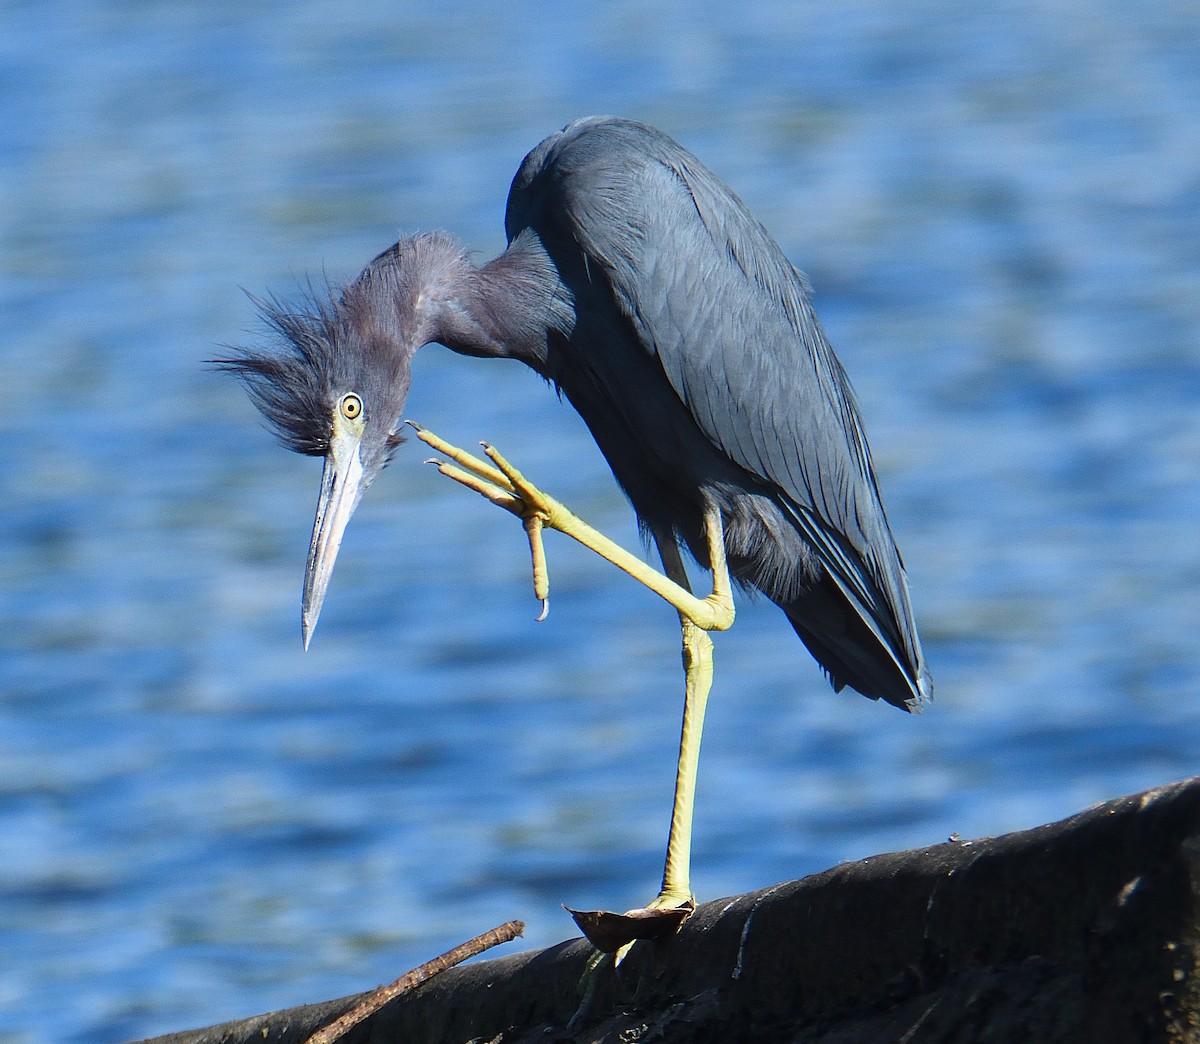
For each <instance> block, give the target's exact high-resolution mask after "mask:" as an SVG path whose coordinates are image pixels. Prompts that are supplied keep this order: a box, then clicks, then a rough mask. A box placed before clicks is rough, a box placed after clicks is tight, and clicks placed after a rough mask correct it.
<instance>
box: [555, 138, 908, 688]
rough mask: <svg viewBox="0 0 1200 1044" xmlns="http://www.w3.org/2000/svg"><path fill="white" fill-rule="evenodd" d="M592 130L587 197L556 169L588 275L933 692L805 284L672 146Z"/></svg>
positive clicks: (844, 395) (713, 435)
mask: <svg viewBox="0 0 1200 1044" xmlns="http://www.w3.org/2000/svg"><path fill="white" fill-rule="evenodd" d="M577 126H578V125H577ZM572 129H573V128H568V131H567V132H566V133H567V134H570V133H571V131H572ZM598 132H599V134H598ZM590 134H591V137H592V138H593V139H594V138H597V137H598V136H600V135H605V136H609V137H611V138H612V139H613V140H612V141H609V142H607V143H606V146H605V147H598V146H594V147H593V148H591V149H588V150H587V151H586V154H585V156H586V162H582V163H581V166H580V170H581V171H583V170H586V179H585V181H581V183H580V188H581V189H586V191H571V186H570V184H569V177H570V167H571V165H570V164H566V163H564V165H563V166H564V171H563V174H564V177H565V178H566V179H567V182H566V183H564V184H563V185H562V189H563V192H562V195H561V197H560V198H562V199H565V200H566V201H567V204H568V212H569V219H570V221H571V222H572V225H573V233H574V235H575V237H576V239H577V241H578V243H579V245H580V247H581V248H582V249H583V251H584V254H585V256H586V257H587V258H588V263H589V264H597V265H600V266H602V268H603V269H604V271H605V274H606V276H607V279H608V281H609V283H610V284H611V286H612V289H613V291H614V293H615V294H616V297H617V299H618V304H619V306H620V308H621V309H622V311H623V312H624V313H625V314H626V315H627V317H628V318H629V320H630V322H631V323H632V325H633V328H634V329H635V330H636V332H637V334H638V336H639V338H640V339H641V341H642V343H643V345H644V347H645V349H646V351H648V352H650V353H652V354H653V355H654V356H656V357H657V358H658V360H659V361H660V363H661V365H662V368H663V371H664V373H665V374H666V376H667V378H668V380H669V381H670V383H671V386H672V387H673V388H674V390H675V392H676V394H678V395H679V397H680V398H681V399H682V400H683V402H684V403H685V405H686V406H687V407H688V409H689V410H690V412H691V414H692V416H693V417H694V418H695V420H696V423H697V424H698V425H699V427H700V428H701V430H702V431H703V432H704V433H705V435H706V436H707V437H708V438H709V439H710V440H711V441H712V442H713V443H714V444H716V445H718V446H719V447H720V448H721V449H722V450H723V451H724V452H725V453H726V454H727V455H728V456H729V457H730V458H731V459H732V460H734V461H735V462H736V463H737V464H738V465H740V466H741V467H742V468H744V469H745V470H746V471H748V472H750V473H751V474H753V475H756V476H758V477H760V478H761V479H763V480H765V481H766V482H768V483H769V484H771V485H772V486H773V487H775V488H776V489H778V491H779V492H780V493H781V494H782V496H781V501H782V502H783V503H784V505H785V506H786V508H787V509H788V510H789V511H790V513H791V514H792V515H793V517H794V519H795V522H796V524H797V526H798V528H799V530H800V531H801V533H802V534H803V535H804V537H805V538H806V539H807V541H808V542H809V544H810V545H811V546H812V548H813V550H814V551H815V553H816V554H817V556H818V557H819V559H820V561H821V562H822V564H823V565H824V566H825V568H826V569H827V571H828V573H829V575H830V576H831V577H832V578H833V580H834V581H835V582H836V584H837V585H838V587H839V588H840V589H841V590H842V591H843V593H844V594H845V596H846V597H847V598H848V599H849V600H850V602H851V603H852V604H853V605H855V606H856V607H857V608H858V612H859V614H860V615H861V616H862V618H863V622H864V623H866V624H867V626H868V627H870V629H871V630H872V631H873V632H874V633H875V635H876V637H877V638H878V639H879V641H880V643H881V644H882V645H883V647H884V648H886V649H888V650H889V652H890V653H891V655H892V657H893V658H894V659H895V661H896V664H897V666H898V667H900V669H901V671H902V673H903V674H905V675H906V676H907V677H909V678H912V677H913V675H914V674H916V675H917V678H915V679H914V682H915V684H914V689H915V692H914V695H916V696H918V697H921V696H925V695H927V689H928V688H929V682H928V676H927V673H926V672H925V671H924V667H923V663H922V657H921V652H920V646H919V641H918V639H917V636H916V630H915V627H914V624H913V620H912V611H911V608H910V605H909V599H908V591H907V583H906V580H905V576H904V568H903V564H902V562H901V559H900V555H899V552H898V550H897V548H896V545H895V542H894V540H893V537H892V534H891V531H890V528H889V526H888V522H887V519H886V516H885V514H884V511H883V507H882V505H881V503H880V499H879V493H878V489H877V487H876V482H875V477H874V473H873V469H872V465H871V458H870V452H869V450H868V447H867V442H866V438H865V436H864V434H863V429H862V424H861V420H860V417H859V412H858V408H857V406H856V404H855V401H854V397H853V393H852V392H851V389H850V386H849V383H848V381H847V378H846V375H845V372H844V371H843V369H842V366H841V364H840V362H839V361H838V359H837V358H836V356H835V355H834V354H833V351H832V349H831V348H830V346H829V343H828V341H827V340H826V338H825V335H824V333H823V332H822V330H821V328H820V326H819V324H818V322H817V319H816V316H815V315H814V313H813V311H812V308H811V306H810V303H809V300H808V292H807V287H806V285H805V283H804V280H803V277H802V276H801V275H800V273H799V272H797V271H796V269H795V268H794V267H793V266H792V265H791V263H790V262H789V261H788V260H787V258H786V257H785V256H784V254H783V252H782V250H781V249H780V248H779V246H778V245H777V244H776V243H775V241H774V240H773V239H772V238H771V236H770V235H769V234H768V233H767V231H766V230H765V229H764V228H763V227H762V225H760V224H759V223H758V221H757V220H756V219H755V218H754V217H753V216H752V215H751V214H750V213H749V212H748V211H747V210H746V208H745V207H744V206H743V204H742V203H741V202H740V201H739V200H738V199H737V197H736V196H735V195H734V194H733V193H732V192H731V191H730V190H729V189H728V188H726V187H725V186H724V185H723V184H722V183H721V182H720V181H719V180H718V179H717V178H716V177H715V175H713V174H712V173H711V172H710V171H708V170H707V168H705V167H703V166H702V165H701V164H699V163H698V162H697V161H696V160H695V159H694V158H693V157H692V156H691V155H690V154H689V153H687V152H686V151H684V150H683V149H682V148H680V147H679V146H677V145H676V144H675V143H674V142H672V141H671V140H670V139H669V138H666V137H665V136H663V135H661V134H658V133H657V132H655V131H652V130H650V129H649V128H645V127H643V126H641V125H640V124H630V123H626V122H624V121H598V123H597V125H594V126H593V127H592V128H591V129H590ZM614 142H615V144H616V145H617V146H618V147H613V145H614ZM621 145H627V146H628V147H625V148H622V147H620V146H621ZM667 250H669V251H670V252H669V253H667V252H666V251H667ZM905 661H907V664H908V665H911V666H906V663H905Z"/></svg>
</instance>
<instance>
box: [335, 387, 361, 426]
mask: <svg viewBox="0 0 1200 1044" xmlns="http://www.w3.org/2000/svg"><path fill="white" fill-rule="evenodd" d="M338 409H339V410H341V411H342V416H343V417H345V418H346V420H358V418H359V417H361V416H362V411H363V401H362V399H360V398H359V397H358V396H357V395H355V394H354V392H350V394H349V395H343V396H342V401H341V402H340V403H338Z"/></svg>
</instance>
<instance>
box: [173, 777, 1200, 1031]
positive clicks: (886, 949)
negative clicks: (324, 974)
mask: <svg viewBox="0 0 1200 1044" xmlns="http://www.w3.org/2000/svg"><path fill="white" fill-rule="evenodd" d="M513 913H514V915H518V914H519V913H520V911H513ZM591 952H592V951H591V949H590V947H589V946H588V945H587V944H586V943H585V942H584V941H583V940H575V941H571V942H566V943H562V944H560V945H558V946H554V947H551V948H549V949H546V950H542V951H538V952H530V953H522V954H516V955H514V956H509V957H503V958H499V959H495V960H488V961H480V962H478V963H474V964H469V965H464V966H462V967H459V968H455V969H452V970H450V971H447V972H445V973H443V974H442V975H439V976H438V977H437V978H435V979H433V980H431V981H429V982H427V983H426V984H425V985H424V986H422V987H420V988H419V989H418V990H417V991H415V992H413V993H411V994H408V995H405V996H403V997H400V998H397V999H396V1000H395V1001H393V1002H391V1003H390V1004H389V1005H388V1006H387V1007H385V1008H384V1009H382V1010H381V1011H380V1012H378V1013H377V1014H376V1015H374V1016H372V1017H371V1019H369V1020H368V1021H367V1022H365V1023H363V1024H362V1025H360V1026H358V1027H357V1028H356V1029H355V1030H353V1031H351V1033H350V1034H348V1035H347V1036H346V1037H344V1038H343V1039H344V1040H345V1041H347V1042H352V1044H363V1042H367V1041H370V1042H383V1041H404V1042H407V1044H421V1042H434V1041H436V1042H439V1044H441V1042H455V1041H494V1042H504V1044H511V1042H517V1041H523V1042H532V1041H538V1042H540V1044H546V1042H550V1041H569V1040H579V1041H605V1042H608V1041H612V1042H616V1041H637V1040H645V1041H649V1040H654V1041H667V1042H671V1041H797V1042H799V1041H806V1042H807V1041H813V1042H821V1044H835V1042H836V1044H859V1042H862V1044H866V1042H871V1044H878V1042H881V1041H905V1042H907V1044H933V1042H938V1044H941V1042H950V1041H972V1042H975V1041H996V1042H1001V1041H1003V1042H1009V1041H1011V1042H1018V1041H1020V1042H1028V1041H1040V1042H1047V1044H1053V1042H1060V1041H1062V1042H1065V1041H1072V1042H1073V1041H1089V1042H1107V1041H1112V1042H1121V1044H1126V1042H1140V1041H1200V777H1198V778H1196V779H1192V780H1188V781H1186V782H1183V783H1177V784H1173V785H1170V786H1165V787H1160V788H1158V789H1155V790H1152V791H1147V792H1146V793H1143V794H1135V795H1132V796H1130V797H1125V798H1120V799H1117V800H1115V801H1111V802H1107V803H1105V804H1103V805H1099V806H1096V807H1095V808H1092V809H1089V810H1088V811H1086V812H1083V813H1080V814H1079V815H1077V816H1073V817H1072V818H1070V819H1067V820H1063V821H1062V822H1059V823H1052V824H1049V825H1047V826H1043V827H1038V828H1037V829H1034V830H1028V831H1022V832H1020V833H1015V834H1008V835H1005V836H1003V837H997V838H988V839H985V840H977V841H951V842H947V843H945V844H941V845H935V846H933V847H931V848H925V849H921V850H917V851H912V852H901V853H895V854H889V855H880V856H875V857H872V858H870V859H865V860H862V861H860V862H855V863H847V864H844V865H842V866H837V867H834V868H833V869H831V870H827V871H825V872H824V873H820V874H816V875H814V876H812V877H808V878H805V879H804V880H801V881H793V882H790V883H787V884H781V885H777V886H775V887H773V888H768V889H766V890H764V891H761V892H754V893H751V894H748V895H743V896H737V897H735V898H730V899H722V900H718V901H716V902H711V903H705V904H704V905H702V906H700V907H699V909H698V910H697V911H696V913H695V915H694V916H693V917H692V918H691V919H690V920H688V921H687V923H686V924H684V926H683V929H682V930H681V932H680V933H679V935H678V936H677V937H675V938H674V939H671V940H669V941H668V942H665V943H659V944H650V943H639V944H637V946H635V948H634V949H633V951H632V952H631V953H630V955H629V957H628V958H627V959H626V961H625V962H624V963H623V964H622V965H621V966H620V968H619V969H617V970H616V971H613V970H612V969H611V966H609V965H606V966H605V969H604V970H603V971H602V973H601V974H600V975H599V977H598V978H597V991H596V995H595V997H594V999H593V1002H592V1004H591V1005H590V1008H589V1010H588V1012H587V1014H586V1015H585V1016H584V1017H583V1018H582V1019H581V1020H580V1021H579V1022H578V1024H577V1025H576V1026H575V1027H574V1028H573V1029H570V1030H568V1028H567V1027H568V1023H569V1022H570V1019H571V1017H572V1015H573V1014H574V1013H575V1012H576V1009H577V1008H578V1005H579V999H580V997H579V992H578V988H579V982H580V977H581V974H582V973H583V970H584V965H585V963H586V962H587V959H588V957H589V955H590V953H591ZM356 999H357V998H343V999H341V1000H337V1001H330V1002H327V1003H323V1004H314V1005H308V1006H305V1007H302V1008H295V1009H291V1010H289V1011H284V1012H275V1013H272V1014H268V1015H262V1016H258V1017H256V1018H252V1019H247V1020H245V1021H242V1022H237V1023H228V1024H225V1025H222V1026H215V1027H211V1028H208V1029H203V1030H195V1031H189V1032H184V1033H176V1034H171V1035H169V1036H166V1037H159V1038H155V1044H234V1042H242V1041H246V1042H250V1041H272V1042H292V1041H295V1042H300V1041H303V1040H304V1039H305V1038H306V1037H307V1036H308V1035H309V1034H310V1033H312V1032H313V1031H314V1030H315V1029H317V1028H318V1027H319V1026H321V1025H323V1024H324V1023H326V1022H328V1021H330V1020H332V1019H333V1018H335V1017H337V1016H338V1015H339V1014H341V1013H342V1012H343V1011H345V1010H346V1009H348V1008H349V1007H351V1006H352V1005H353V1003H354V1001H355V1000H356Z"/></svg>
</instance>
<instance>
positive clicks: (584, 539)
mask: <svg viewBox="0 0 1200 1044" xmlns="http://www.w3.org/2000/svg"><path fill="white" fill-rule="evenodd" d="M414 427H415V425H414ZM417 438H419V439H420V440H421V441H422V442H424V443H425V444H426V445H428V446H430V447H432V448H433V449H435V450H436V451H437V452H439V453H442V454H444V455H445V456H447V457H449V458H450V460H451V461H453V462H454V463H453V464H451V463H447V462H446V461H444V460H437V459H434V460H432V461H431V463H433V464H435V465H436V466H437V469H438V471H440V472H441V473H442V474H443V475H445V476H446V477H447V478H452V479H454V481H455V482H458V483H460V484H461V485H463V486H466V487H467V488H468V489H473V490H474V491H475V492H476V493H479V494H480V495H481V496H483V497H485V498H486V499H487V500H490V501H491V502H492V503H493V504H495V505H496V506H497V507H502V508H504V510H505V511H508V512H511V513H512V514H514V515H516V516H517V517H518V518H520V519H521V520H522V522H523V523H524V525H525V532H526V534H527V535H528V537H529V543H530V548H531V552H532V555H533V563H534V593H535V595H536V596H537V597H538V598H539V599H540V600H541V601H542V602H543V604H544V603H545V602H546V600H547V598H548V592H549V582H548V579H547V575H546V558H545V551H544V550H543V548H542V530H543V529H556V530H558V531H559V532H560V533H565V534H566V535H567V536H569V537H571V538H572V539H573V540H576V541H578V542H579V543H581V544H583V546H584V547H588V548H591V549H592V550H593V551H595V552H596V554H598V555H599V556H600V557H601V558H604V559H606V560H607V561H609V562H611V563H612V564H613V565H615V566H616V567H617V568H618V569H621V570H623V571H624V572H626V573H628V574H629V575H630V576H632V577H633V578H634V579H635V580H637V581H638V582H639V583H640V584H642V585H643V586H645V587H648V588H649V589H650V590H651V591H653V592H654V593H655V594H657V595H658V596H659V597H660V598H662V599H664V600H665V601H667V602H669V603H670V604H671V605H672V606H674V607H675V609H676V610H678V612H679V613H680V614H681V615H682V616H686V617H687V618H688V619H689V620H691V621H692V622H693V623H694V624H695V625H696V626H697V627H699V628H700V629H701V630H704V631H725V630H728V629H729V627H731V626H732V624H733V616H734V612H733V590H732V585H731V583H730V580H729V571H728V569H727V568H726V565H725V542H724V539H723V538H722V536H721V533H720V531H719V529H718V531H717V532H716V533H715V539H714V533H713V532H711V528H712V527H711V526H710V527H709V529H710V532H709V533H708V549H709V557H710V559H711V561H712V571H713V590H712V594H710V595H709V596H708V597H707V598H697V597H696V596H695V595H694V594H692V592H691V590H690V589H689V588H688V587H686V586H684V585H681V584H679V583H678V582H676V581H675V580H673V579H670V578H669V577H667V576H664V575H663V574H662V573H660V572H659V571H658V570H657V569H653V568H651V567H650V566H648V565H647V564H646V563H645V562H643V561H642V560H641V559H640V558H638V557H637V555H634V554H632V553H630V552H629V551H626V550H625V548H623V547H621V545H620V544H618V543H616V542H615V541H613V540H610V539H609V538H608V537H606V536H605V535H604V534H603V533H601V532H599V531H598V530H596V529H593V528H592V527H591V526H589V525H588V524H587V523H586V522H584V521H583V520H582V519H580V518H579V517H578V516H576V515H575V514H574V513H573V512H572V511H571V510H570V509H569V508H567V507H566V506H564V505H563V504H561V503H559V502H558V501H557V500H555V499H554V498H553V497H550V496H548V495H547V494H545V493H543V492H542V491H541V490H540V489H538V488H537V487H536V486H534V485H533V484H532V483H531V482H529V481H528V480H527V479H526V478H525V476H524V475H522V474H521V472H519V471H518V470H517V469H516V468H515V467H513V465H512V464H510V463H509V462H508V461H507V460H505V459H504V457H502V456H501V455H500V454H499V453H498V452H497V451H496V450H495V449H494V448H493V447H492V446H489V445H487V443H483V444H482V445H483V451H484V453H485V454H487V457H488V459H489V460H490V461H491V463H490V464H489V463H488V462H487V461H483V460H480V459H479V458H478V457H476V456H474V455H472V454H470V453H468V452H467V451H466V450H463V449H460V448H459V447H457V446H454V445H452V444H450V443H449V442H446V441H445V440H444V439H441V438H439V437H438V436H436V435H434V434H433V432H431V431H427V430H425V429H424V428H417ZM681 568H682V567H681Z"/></svg>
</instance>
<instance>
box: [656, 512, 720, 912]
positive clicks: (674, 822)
mask: <svg viewBox="0 0 1200 1044" xmlns="http://www.w3.org/2000/svg"><path fill="white" fill-rule="evenodd" d="M708 524H709V526H710V527H711V526H716V527H717V529H718V531H719V529H720V524H721V522H720V516H716V517H715V518H713V519H710V521H709V523H708ZM722 543H723V541H722ZM658 544H659V553H660V554H661V555H662V559H663V567H664V569H665V570H666V572H667V575H668V576H670V577H671V578H672V579H674V580H676V581H677V582H678V583H679V584H680V585H681V586H686V585H687V573H686V572H685V571H684V568H683V562H682V561H681V560H680V557H679V548H678V546H676V544H675V542H674V541H673V540H670V539H669V538H668V539H665V540H664V539H663V538H661V537H660V538H658ZM679 624H680V627H681V629H682V631H683V671H684V679H685V684H684V694H683V726H682V729H681V730H680V736H679V764H678V768H677V769H676V772H675V800H674V803H673V805H672V808H671V831H670V833H669V835H668V837H667V859H666V865H665V866H664V867H663V882H662V890H661V891H660V892H659V893H658V898H657V899H655V900H654V901H653V902H652V903H651V904H650V906H651V907H652V908H668V909H670V908H673V907H679V906H686V905H688V904H692V903H694V902H695V900H694V899H693V897H692V885H691V865H692V813H693V810H694V807H695V799H696V776H697V773H698V770H699V765H700V738H701V736H702V734H703V732H704V711H705V708H706V707H707V706H708V693H709V690H710V689H711V688H712V680H713V655H712V654H713V643H712V639H711V638H709V636H708V634H707V633H706V632H705V631H703V630H701V629H700V628H699V627H697V626H696V625H695V623H693V622H692V621H691V620H690V619H688V618H687V617H686V616H684V615H683V614H682V613H681V614H680V615H679Z"/></svg>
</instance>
